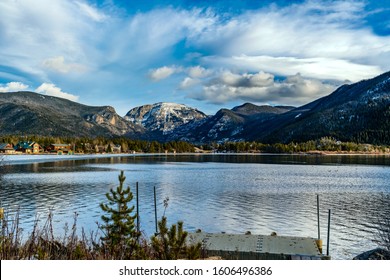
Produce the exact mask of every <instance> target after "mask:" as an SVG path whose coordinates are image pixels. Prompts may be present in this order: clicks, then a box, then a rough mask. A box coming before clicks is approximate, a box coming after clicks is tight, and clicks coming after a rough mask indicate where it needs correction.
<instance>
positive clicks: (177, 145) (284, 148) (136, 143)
mask: <svg viewBox="0 0 390 280" xmlns="http://www.w3.org/2000/svg"><path fill="white" fill-rule="evenodd" d="M27 140H28V141H32V142H36V143H39V145H40V146H41V147H48V146H50V145H52V144H62V143H67V144H69V145H70V146H71V147H72V148H74V150H75V151H74V152H75V153H82V154H96V153H193V152H217V153H320V152H330V153H346V154H347V153H361V154H384V153H390V146H385V145H372V144H364V143H354V142H341V141H338V140H337V139H335V138H332V137H322V138H321V139H318V140H310V141H306V142H300V143H298V142H291V143H273V144H265V143H260V142H255V141H252V142H245V141H241V142H224V143H216V142H213V143H208V144H202V145H196V144H192V143H188V142H184V141H172V142H166V143H161V142H157V141H146V140H133V139H128V138H124V137H120V138H104V137H97V138H93V139H92V138H70V137H43V136H29V137H28V138H26V137H18V136H3V137H0V143H10V144H12V145H16V144H17V143H19V142H20V141H27ZM117 148H118V149H117ZM114 149H115V151H114ZM0 152H1V151H0Z"/></svg>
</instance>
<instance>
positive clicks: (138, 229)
mask: <svg viewBox="0 0 390 280" xmlns="http://www.w3.org/2000/svg"><path fill="white" fill-rule="evenodd" d="M136 190H137V231H138V232H140V228H139V224H140V223H139V200H138V182H137V183H136Z"/></svg>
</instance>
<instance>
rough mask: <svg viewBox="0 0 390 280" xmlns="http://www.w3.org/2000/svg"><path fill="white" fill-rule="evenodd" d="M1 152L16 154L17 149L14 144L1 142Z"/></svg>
mask: <svg viewBox="0 0 390 280" xmlns="http://www.w3.org/2000/svg"><path fill="white" fill-rule="evenodd" d="M0 153H1V154H14V153H15V150H14V147H13V146H12V144H8V143H0Z"/></svg>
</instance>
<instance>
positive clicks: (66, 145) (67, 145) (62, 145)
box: [51, 144, 71, 147]
mask: <svg viewBox="0 0 390 280" xmlns="http://www.w3.org/2000/svg"><path fill="white" fill-rule="evenodd" d="M51 146H54V147H69V146H71V144H51Z"/></svg>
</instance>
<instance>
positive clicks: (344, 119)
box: [241, 72, 390, 144]
mask: <svg viewBox="0 0 390 280" xmlns="http://www.w3.org/2000/svg"><path fill="white" fill-rule="evenodd" d="M241 136H242V137H245V139H248V140H255V139H256V140H260V141H263V142H291V141H307V140H312V139H318V138H321V137H323V136H332V137H335V138H336V139H338V140H341V141H355V142H365V143H374V144H375V143H377V144H390V72H387V73H384V74H382V75H380V76H378V77H375V78H373V79H369V80H364V81H360V82H358V83H355V84H351V85H344V86H341V87H340V88H338V89H337V90H336V91H334V92H333V93H331V94H330V95H328V96H325V97H323V98H320V99H318V100H315V101H313V102H311V103H309V104H307V105H304V106H302V107H299V108H296V109H294V110H291V111H289V112H286V113H284V114H282V115H280V116H278V117H277V118H275V119H272V120H270V121H268V122H258V121H255V122H253V123H251V124H250V125H249V126H248V127H247V130H246V131H245V133H244V134H243V135H241Z"/></svg>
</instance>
